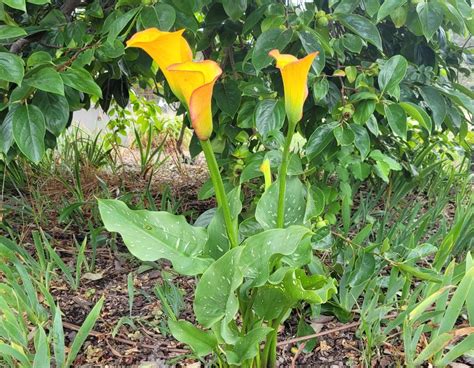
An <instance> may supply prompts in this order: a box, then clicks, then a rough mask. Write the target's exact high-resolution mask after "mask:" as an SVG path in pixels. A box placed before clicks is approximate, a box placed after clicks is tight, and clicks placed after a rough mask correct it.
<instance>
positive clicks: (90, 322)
mask: <svg viewBox="0 0 474 368" xmlns="http://www.w3.org/2000/svg"><path fill="white" fill-rule="evenodd" d="M103 304H104V298H103V297H102V298H100V299H99V301H98V302H97V304H96V305H95V306H94V308H92V310H91V312H90V313H89V315H88V316H87V318H86V320H85V321H84V323H83V324H82V326H81V328H80V329H79V331H78V332H77V335H76V337H75V339H74V341H73V342H72V345H71V350H70V351H69V354H68V356H67V360H66V364H65V365H64V367H65V368H68V367H70V366H71V365H72V363H74V360H75V359H76V357H77V354H78V353H79V350H80V349H81V347H82V344H84V342H85V341H86V339H87V336H88V335H89V332H90V331H91V330H92V328H93V327H94V325H95V322H96V321H97V319H98V318H99V316H100V311H101V309H102V306H103Z"/></svg>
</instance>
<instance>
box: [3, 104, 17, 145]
mask: <svg viewBox="0 0 474 368" xmlns="http://www.w3.org/2000/svg"><path fill="white" fill-rule="evenodd" d="M18 107H19V105H18V104H15V105H11V106H10V110H8V113H7V115H6V116H5V119H3V123H2V125H0V151H1V152H3V153H7V152H8V150H9V149H10V147H11V146H12V144H13V114H14V113H15V110H16V109H17V108H18Z"/></svg>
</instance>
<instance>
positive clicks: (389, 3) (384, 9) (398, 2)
mask: <svg viewBox="0 0 474 368" xmlns="http://www.w3.org/2000/svg"><path fill="white" fill-rule="evenodd" d="M406 2H407V0H384V2H383V3H382V5H381V6H380V9H379V11H378V13H377V23H378V22H380V21H381V20H382V19H384V18H385V17H387V16H389V15H391V14H393V12H394V11H396V10H397V9H398V8H400V7H401V6H403V5H404V4H405V3H406Z"/></svg>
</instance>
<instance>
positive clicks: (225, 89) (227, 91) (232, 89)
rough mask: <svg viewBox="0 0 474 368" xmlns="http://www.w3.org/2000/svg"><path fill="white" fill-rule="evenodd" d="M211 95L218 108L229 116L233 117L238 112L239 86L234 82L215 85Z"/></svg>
mask: <svg viewBox="0 0 474 368" xmlns="http://www.w3.org/2000/svg"><path fill="white" fill-rule="evenodd" d="M213 95H214V98H215V99H216V102H217V105H218V106H219V108H220V109H221V110H222V111H223V112H225V113H226V114H228V115H229V116H232V117H233V116H234V115H235V113H236V112H237V111H239V106H240V99H241V94H240V90H239V86H238V85H237V82H235V81H234V80H227V81H226V82H224V83H219V84H217V85H216V86H215V87H214V93H213Z"/></svg>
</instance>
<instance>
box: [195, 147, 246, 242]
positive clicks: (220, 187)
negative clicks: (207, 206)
mask: <svg viewBox="0 0 474 368" xmlns="http://www.w3.org/2000/svg"><path fill="white" fill-rule="evenodd" d="M201 147H202V150H203V152H204V156H205V157H206V161H207V167H208V168H209V173H210V175H211V180H212V185H213V186H214V190H215V192H216V199H217V205H218V207H219V208H222V212H223V214H224V221H225V226H226V228H227V235H228V237H229V241H230V246H231V248H234V247H236V246H237V245H238V240H237V239H238V238H237V231H236V230H237V228H236V226H235V225H234V222H233V221H232V215H231V213H230V207H229V201H228V200H227V194H226V193H225V189H224V183H223V182H222V177H221V173H220V171H219V166H218V165H217V161H216V156H215V155H214V151H213V150H212V146H211V143H210V142H209V140H205V141H201Z"/></svg>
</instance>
